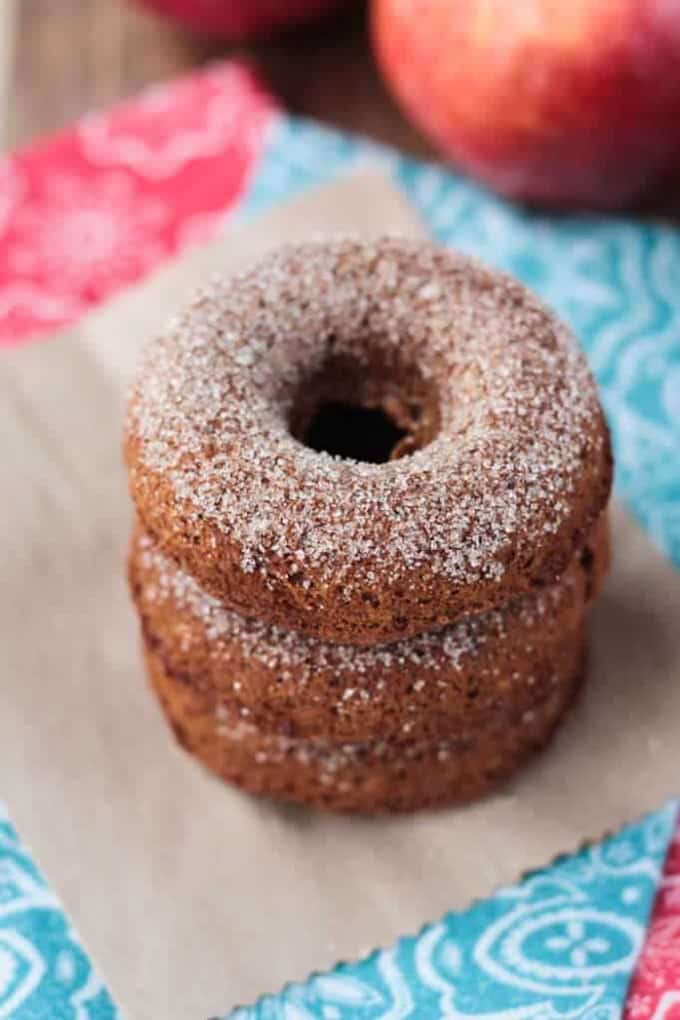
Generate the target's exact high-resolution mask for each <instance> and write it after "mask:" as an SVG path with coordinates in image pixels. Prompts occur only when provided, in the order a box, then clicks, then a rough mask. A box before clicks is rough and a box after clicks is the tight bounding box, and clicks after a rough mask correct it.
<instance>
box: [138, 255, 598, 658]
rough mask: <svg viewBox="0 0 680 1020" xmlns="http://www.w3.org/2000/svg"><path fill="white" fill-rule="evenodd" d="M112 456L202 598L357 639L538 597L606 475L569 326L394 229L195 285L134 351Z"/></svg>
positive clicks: (401, 634) (506, 281) (567, 557)
mask: <svg viewBox="0 0 680 1020" xmlns="http://www.w3.org/2000/svg"><path fill="white" fill-rule="evenodd" d="M362 416H363V417H362ZM371 416H373V417H371ZM378 421H380V422H381V423H382V424H381V425H380V427H378ZM362 422H363V423H364V424H365V425H366V427H365V428H363V429H362V427H361V423H362ZM369 426H370V427H369ZM385 435H387V436H388V437H391V438H389V441H388V442H385V443H383V446H385V449H381V448H379V449H377V450H376V448H375V447H376V437H378V438H379V439H380V437H382V438H384V437H385ZM381 442H382V439H381V441H380V442H377V446H378V447H380V446H381ZM125 454H126V461H127V466H128V470H129V477H130V486H131V492H132V496H133V499H134V502H135V504H136V507H137V512H138V515H139V518H140V519H141V522H142V525H143V528H144V530H145V531H146V532H147V533H148V534H149V535H150V536H151V538H152V539H153V540H154V542H155V543H156V544H157V545H158V547H159V548H160V549H162V550H163V551H164V552H165V553H166V554H167V555H168V556H170V557H172V558H173V559H174V560H175V561H176V562H177V563H178V564H179V566H180V567H181V568H182V569H183V570H184V571H186V572H187V573H189V574H190V575H192V576H193V577H195V578H196V580H197V581H198V582H199V583H200V584H201V586H202V587H203V588H204V589H205V590H206V591H207V592H209V593H211V594H212V595H214V596H215V597H216V598H218V599H220V600H221V601H222V602H223V603H224V604H225V605H227V606H229V607H230V608H232V609H234V610H235V611H237V612H239V613H241V614H242V615H244V616H248V617H250V616H253V617H258V618H259V619H261V620H262V621H265V622H267V623H269V624H275V625H279V626H281V627H285V628H293V629H296V630H299V631H303V632H305V633H308V634H310V635H315V636H317V637H318V638H320V639H323V640H326V641H334V642H348V643H351V644H354V645H359V644H383V643H386V642H391V641H395V640H399V639H402V638H405V637H408V636H409V635H413V634H418V633H422V632H425V631H432V630H437V629H440V628H443V627H445V626H447V625H449V624H451V623H454V622H455V621H456V620H457V619H458V618H460V617H461V616H463V615H469V614H472V613H476V612H480V611H483V610H488V609H492V608H494V607H496V606H500V605H502V604H504V603H506V602H507V601H508V600H509V599H512V598H515V597H517V596H519V595H522V594H524V593H527V592H530V591H532V590H537V589H539V588H542V587H544V586H545V585H551V584H553V583H554V582H555V581H556V580H557V579H558V578H559V577H560V576H561V574H562V573H563V572H564V571H565V569H566V568H567V567H568V565H569V563H570V562H571V561H572V560H573V558H574V556H575V555H576V553H577V552H578V550H579V549H581V548H582V547H583V545H584V543H585V541H586V540H587V537H588V535H589V534H590V532H591V529H592V527H593V525H594V523H595V522H596V520H597V519H598V517H599V515H600V513H601V511H602V510H603V508H604V506H605V504H606V502H607V498H608V495H609V490H610V485H611V473H612V462H611V453H610V445H609V437H608V432H607V427H606V424H605V421H604V417H603V414H602V410H601V407H600V403H599V400H598V396H597V390H596V387H595V383H594V381H593V379H592V377H591V374H590V372H589V370H588V367H587V365H586V362H585V359H584V357H583V355H582V354H581V353H580V351H579V349H578V347H577V345H576V342H575V340H574V338H573V337H572V335H571V333H570V332H569V330H568V329H567V328H566V327H565V326H564V325H563V324H562V323H561V322H560V321H558V320H557V319H556V318H555V317H554V316H553V315H552V314H551V313H550V312H549V311H548V310H547V309H546V308H545V307H544V306H543V305H541V304H540V302H539V301H538V300H537V299H536V298H535V297H534V296H533V295H532V294H530V293H529V292H528V291H527V290H526V289H525V288H524V287H523V286H522V285H521V284H519V283H518V282H517V281H515V280H513V279H511V278H510V277H508V276H505V275H502V274H499V273H496V272H492V271H491V270H489V269H487V268H486V267H484V266H482V265H480V264H479V263H477V262H475V261H473V260H471V259H469V258H467V257H465V256H463V255H460V254H456V253H454V252H451V251H446V250H442V249H439V248H437V247H435V246H433V245H431V244H429V243H423V242H421V241H412V240H403V239H395V238H389V237H387V238H384V239H381V240H377V241H359V240H332V241H328V242H314V243H305V244H297V245H291V246H287V247H284V248H282V249H280V250H278V251H276V252H274V253H271V254H269V255H266V256H265V257H264V258H262V259H261V260H260V261H259V262H257V263H256V264H254V265H252V266H250V267H249V268H247V269H245V270H244V271H242V272H240V273H238V274H237V275H235V276H233V277H231V278H229V279H225V280H223V281H221V282H218V283H216V284H214V285H213V286H212V287H210V288H209V289H207V290H204V291H203V292H201V293H199V295H198V296H197V297H195V298H194V300H193V301H192V303H191V304H190V305H189V307H188V308H187V309H186V311H185V312H183V313H182V314H181V315H180V316H179V317H178V318H176V319H175V321H174V322H173V323H172V324H171V325H170V326H169V327H168V329H167V331H166V332H165V333H164V334H163V335H161V336H159V337H158V338H157V339H155V340H154V341H153V342H151V343H150V344H149V345H148V346H147V348H146V350H145V354H144V357H143V361H142V366H141V370H140V372H139V375H138V377H137V380H136V384H135V386H134V388H133V392H132V396H131V401H130V405H129V413H128V417H127V425H126V433H125Z"/></svg>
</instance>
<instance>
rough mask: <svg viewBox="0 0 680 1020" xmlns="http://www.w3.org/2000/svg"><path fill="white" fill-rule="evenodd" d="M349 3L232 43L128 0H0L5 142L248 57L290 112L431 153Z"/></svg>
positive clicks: (362, 17) (353, 2) (0, 104)
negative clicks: (203, 67) (211, 63)
mask: <svg viewBox="0 0 680 1020" xmlns="http://www.w3.org/2000/svg"><path fill="white" fill-rule="evenodd" d="M349 8H350V9H349V10H348V11H347V13H346V14H344V15H342V16H340V17H336V18H331V19H327V20H326V21H324V22H322V23H321V24H318V25H316V26H314V27H311V28H304V29H301V30H298V31H296V32H293V33H288V34H287V35H284V36H280V37H278V38H276V39H273V40H271V41H268V42H266V43H258V44H253V45H249V46H240V47H233V46H232V47H229V46H228V45H225V44H220V43H215V42H209V41H206V40H201V39H197V38H196V37H192V36H191V34H190V33H189V32H188V31H185V30H183V29H181V28H178V27H176V26H175V25H173V24H170V23H168V22H165V21H164V20H162V19H160V18H158V17H156V16H154V15H153V14H147V13H146V12H143V11H141V10H139V9H138V8H136V7H135V6H133V4H131V3H130V2H129V0H0V131H1V132H2V134H1V136H0V139H1V141H2V145H3V147H11V146H14V145H17V144H20V143H22V142H25V141H27V140H28V139H30V138H31V137H33V136H34V135H37V134H42V133H44V132H47V131H52V130H54V129H55V128H59V127H61V126H63V125H65V124H67V123H68V122H69V121H71V120H73V118H74V117H77V116H78V115H79V114H81V113H83V112H84V111H86V110H88V109H92V108H95V107H101V106H106V105H108V104H110V103H112V102H115V100H117V99H120V98H122V97H124V96H126V95H129V94H131V93H134V92H136V91H137V90H139V89H140V88H141V87H142V86H143V85H146V84H147V83H149V82H152V81H157V80H158V79H162V78H166V77H171V76H173V75H175V74H178V73H180V72H182V71H186V70H187V69H188V68H191V67H196V66H198V65H200V64H202V63H204V62H205V61H207V60H210V59H215V58H218V57H220V56H227V55H230V54H241V55H243V54H246V55H247V56H249V57H250V58H251V59H253V60H254V61H255V62H256V64H257V66H258V67H259V68H260V71H261V73H262V75H263V77H264V79H265V81H267V82H268V83H269V85H270V87H271V89H272V91H273V92H274V93H275V94H276V95H277V96H279V97H280V99H281V101H282V102H283V104H284V106H285V107H286V108H287V109H289V110H290V111H291V112H296V113H302V114H305V115H308V116H312V117H316V118H318V119H319V120H324V121H327V122H328V123H331V124H335V125H338V126H340V127H344V128H348V129H351V130H355V131H361V132H364V133H365V134H368V135H371V136H372V137H374V138H377V139H379V140H381V141H386V142H389V143H391V144H393V145H397V146H400V147H401V148H403V149H406V150H408V151H409V152H411V153H413V154H416V155H431V150H430V149H429V147H428V146H427V144H426V143H425V142H424V141H423V140H422V139H421V138H420V137H419V136H418V134H417V132H416V131H415V130H414V129H412V128H411V127H409V125H408V124H407V123H406V121H405V120H404V119H403V117H402V116H401V115H400V113H399V112H398V110H397V109H396V107H395V106H394V104H393V103H392V102H391V100H390V99H389V97H388V95H387V93H386V91H385V89H384V87H383V85H382V83H381V81H380V78H379V75H378V73H377V71H376V68H375V66H374V64H373V61H372V58H371V53H370V46H369V41H368V34H367V30H366V9H365V5H364V3H363V2H362V0H349Z"/></svg>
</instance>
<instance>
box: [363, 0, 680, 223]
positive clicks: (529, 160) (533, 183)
mask: <svg viewBox="0 0 680 1020" xmlns="http://www.w3.org/2000/svg"><path fill="white" fill-rule="evenodd" d="M373 4H374V6H373V9H372V20H373V38H374V43H375V47H376V50H377V55H378V60H379V63H380V65H381V67H382V69H383V72H384V74H385V76H386V78H387V81H388V82H389V84H390V85H391V87H392V88H393V90H394V92H395V94H396V96H397V97H398V99H399V100H400V102H401V103H402V104H403V106H404V108H405V110H406V111H407V112H408V113H409V114H410V116H411V117H412V118H413V120H414V121H415V123H416V124H418V125H419V126H420V128H421V129H422V130H423V132H424V133H425V134H426V135H427V136H429V138H430V139H431V140H432V141H433V142H434V143H435V144H436V145H438V146H439V147H441V149H442V151H443V152H444V153H445V154H446V155H447V156H449V157H450V158H451V159H452V160H454V161H455V162H456V163H458V164H460V166H462V167H463V168H465V169H467V170H469V171H470V173H473V174H475V175H477V176H478V177H480V178H481V179H482V180H483V181H485V182H486V183H488V184H489V185H491V187H493V188H496V189H497V190H498V191H500V192H503V193H505V194H507V195H510V196H513V197H515V198H520V199H526V200H530V201H535V202H541V203H551V204H554V203H558V204H562V205H586V206H600V207H609V208H612V207H617V206H621V205H624V204H625V203H628V202H630V201H631V200H633V199H635V198H637V197H638V196H639V195H641V194H642V193H643V192H645V191H646V189H647V188H648V186H649V184H650V183H651V182H652V181H653V180H655V179H656V178H657V177H658V176H659V175H660V174H661V173H662V172H666V171H667V170H668V169H669V168H670V167H672V166H678V160H679V159H680V0H373Z"/></svg>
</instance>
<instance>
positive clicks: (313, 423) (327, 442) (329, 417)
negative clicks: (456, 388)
mask: <svg viewBox="0 0 680 1020" xmlns="http://www.w3.org/2000/svg"><path fill="white" fill-rule="evenodd" d="M327 351H328V356H327V359H326V360H325V361H324V363H323V364H322V365H321V368H320V369H318V370H317V371H316V372H315V373H314V375H313V376H312V377H311V378H310V377H307V378H303V379H302V380H301V382H300V384H299V386H298V388H297V394H296V396H295V398H294V399H293V401H292V406H291V412H290V417H289V423H290V430H291V432H292V434H293V436H295V438H296V439H297V440H298V441H299V442H301V443H303V444H304V445H305V446H307V447H308V448H310V449H312V450H315V451H316V452H317V453H327V454H330V455H331V456H334V457H341V458H344V459H348V460H354V461H362V462H364V463H368V464H385V463H387V462H388V461H391V460H397V459H398V458H401V457H405V456H408V455H409V454H411V453H414V452H415V451H416V450H419V449H422V448H423V447H424V446H427V444H428V443H430V442H431V441H432V439H434V437H435V435H436V434H437V432H438V431H439V400H438V395H437V393H436V392H435V391H434V389H433V386H432V384H431V383H429V382H426V381H425V379H424V378H423V376H422V374H421V373H420V371H419V370H418V369H417V367H414V366H412V365H405V364H402V363H401V362H399V361H398V360H397V359H396V358H395V357H394V356H392V357H387V356H386V355H385V352H381V351H380V349H379V348H378V349H374V350H372V351H369V352H368V353H367V356H366V358H365V360H361V361H359V360H356V359H353V358H350V357H349V356H348V355H347V354H346V353H345V354H338V353H337V352H336V351H335V350H334V347H333V345H332V344H330V343H329V346H328V348H327Z"/></svg>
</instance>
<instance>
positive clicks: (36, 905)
mask: <svg viewBox="0 0 680 1020" xmlns="http://www.w3.org/2000/svg"><path fill="white" fill-rule="evenodd" d="M10 1017H11V1018H12V1020H116V1018H117V1017H118V1011H117V1010H116V1008H115V1006H114V1004H113V1002H112V1001H111V998H110V997H109V994H108V992H107V991H106V989H105V988H104V987H103V985H102V983H101V981H100V980H99V978H98V977H97V974H96V973H95V971H94V970H93V968H92V964H91V962H90V960H89V959H88V957H87V954H86V953H85V951H84V950H83V947H82V946H81V944H80V941H79V939H78V936H77V935H76V934H75V932H74V931H73V929H72V927H71V925H70V924H69V922H68V919H67V918H66V917H65V915H64V913H63V912H62V910H61V907H60V905H59V902H58V901H57V899H56V897H55V896H54V894H53V893H52V892H51V891H50V890H49V888H48V887H47V885H46V884H45V880H44V879H43V877H42V875H41V874H40V872H39V871H38V869H37V868H36V866H35V864H34V863H33V861H32V860H31V858H30V857H29V855H28V853H27V852H26V850H25V848H24V847H23V846H22V845H21V843H20V842H19V839H18V837H17V834H16V832H15V831H14V829H13V828H12V826H11V825H10V823H9V820H8V818H7V815H6V814H5V811H4V809H3V807H2V805H0V1018H2V1020H6V1018H7V1020H9V1018H10Z"/></svg>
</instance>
